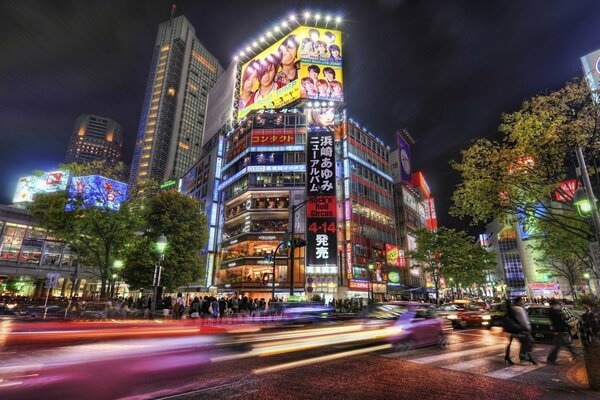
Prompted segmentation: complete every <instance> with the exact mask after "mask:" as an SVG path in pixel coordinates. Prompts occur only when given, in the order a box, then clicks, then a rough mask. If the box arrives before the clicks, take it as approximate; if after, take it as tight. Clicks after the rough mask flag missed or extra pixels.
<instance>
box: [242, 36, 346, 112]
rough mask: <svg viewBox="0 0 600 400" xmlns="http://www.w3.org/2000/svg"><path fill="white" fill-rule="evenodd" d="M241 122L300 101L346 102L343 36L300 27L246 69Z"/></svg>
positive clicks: (254, 58) (263, 52)
mask: <svg viewBox="0 0 600 400" xmlns="http://www.w3.org/2000/svg"><path fill="white" fill-rule="evenodd" d="M239 87H240V91H239V102H238V120H239V119H242V118H244V117H245V116H246V115H247V114H248V113H249V112H250V111H252V110H260V109H272V108H281V107H283V106H285V105H286V104H289V103H291V102H293V101H295V100H297V99H300V98H305V99H316V100H332V101H342V100H343V78H342V34H341V32H340V31H338V30H335V29H327V28H325V29H324V28H312V27H308V26H300V27H298V28H296V29H294V30H293V31H291V32H290V33H289V34H288V35H286V36H284V37H283V38H282V39H280V40H278V41H277V42H275V43H274V44H272V45H271V46H269V47H267V48H266V49H264V50H262V51H260V52H259V53H257V54H256V56H255V57H253V58H252V59H250V60H249V61H247V62H246V63H245V64H244V65H242V69H241V72H240V84H239Z"/></svg>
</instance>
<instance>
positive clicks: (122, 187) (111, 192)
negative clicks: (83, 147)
mask: <svg viewBox="0 0 600 400" xmlns="http://www.w3.org/2000/svg"><path fill="white" fill-rule="evenodd" d="M77 199H81V201H82V206H83V207H99V208H106V209H109V210H111V211H117V210H118V209H119V207H121V203H122V202H123V201H125V200H126V199H127V184H126V183H123V182H119V181H115V180H113V179H108V178H105V177H103V176H100V175H88V176H77V177H73V182H72V183H71V187H70V188H69V200H70V202H69V204H67V207H66V209H67V211H72V210H74V209H75V201H76V200H77Z"/></svg>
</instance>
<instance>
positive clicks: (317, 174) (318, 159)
mask: <svg viewBox="0 0 600 400" xmlns="http://www.w3.org/2000/svg"><path fill="white" fill-rule="evenodd" d="M307 113H308V115H307V126H308V134H307V145H306V194H307V196H308V199H309V201H308V203H307V204H306V242H307V245H306V246H307V247H306V249H307V250H306V265H307V267H318V266H337V254H336V253H337V235H336V231H337V229H336V226H337V224H336V221H337V220H336V209H337V205H336V197H335V183H336V182H335V151H334V137H333V124H334V114H335V113H334V110H333V109H316V110H307Z"/></svg>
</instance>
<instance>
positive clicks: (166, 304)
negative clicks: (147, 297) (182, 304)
mask: <svg viewBox="0 0 600 400" xmlns="http://www.w3.org/2000/svg"><path fill="white" fill-rule="evenodd" d="M172 302H173V301H172V300H171V296H167V297H165V298H164V299H163V317H168V316H169V313H170V312H171V308H172V306H173V305H172Z"/></svg>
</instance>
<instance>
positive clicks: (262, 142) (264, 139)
mask: <svg viewBox="0 0 600 400" xmlns="http://www.w3.org/2000/svg"><path fill="white" fill-rule="evenodd" d="M295 143H296V135H295V134H294V132H292V133H284V132H273V131H258V130H257V131H253V132H252V146H275V145H286V144H295Z"/></svg>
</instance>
